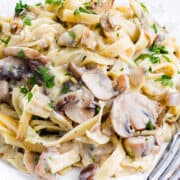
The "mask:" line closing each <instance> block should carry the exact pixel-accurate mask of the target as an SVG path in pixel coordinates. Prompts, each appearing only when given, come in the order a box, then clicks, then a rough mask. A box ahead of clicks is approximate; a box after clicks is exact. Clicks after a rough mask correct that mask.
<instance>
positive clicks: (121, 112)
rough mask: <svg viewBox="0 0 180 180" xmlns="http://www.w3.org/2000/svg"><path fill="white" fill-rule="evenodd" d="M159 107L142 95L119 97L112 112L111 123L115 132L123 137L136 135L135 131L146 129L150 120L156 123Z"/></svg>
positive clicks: (133, 94) (132, 94)
mask: <svg viewBox="0 0 180 180" xmlns="http://www.w3.org/2000/svg"><path fill="white" fill-rule="evenodd" d="M158 112H159V106H158V103H157V102H155V101H152V100H150V99H149V98H147V97H146V96H144V95H142V94H140V93H129V94H122V95H120V96H118V97H117V98H116V99H115V100H114V102H113V107H112V110H111V121H112V125H113V128H114V131H115V132H116V133H117V134H118V135H119V136H121V137H130V136H132V135H134V131H135V130H143V129H145V128H146V125H147V123H148V122H149V120H151V122H152V123H153V125H154V124H155V123H156V119H157V117H158Z"/></svg>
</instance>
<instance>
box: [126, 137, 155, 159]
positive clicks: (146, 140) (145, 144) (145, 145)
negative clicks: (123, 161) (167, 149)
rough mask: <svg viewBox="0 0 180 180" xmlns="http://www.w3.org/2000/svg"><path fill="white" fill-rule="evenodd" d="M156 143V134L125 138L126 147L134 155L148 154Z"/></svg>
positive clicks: (129, 153)
mask: <svg viewBox="0 0 180 180" xmlns="http://www.w3.org/2000/svg"><path fill="white" fill-rule="evenodd" d="M154 145H155V138H154V136H138V137H129V138H127V139H125V140H124V148H125V150H126V152H127V153H128V155H130V156H132V157H142V156H147V155H148V154H150V153H151V152H152V150H153V147H154Z"/></svg>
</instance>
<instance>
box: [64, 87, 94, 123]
mask: <svg viewBox="0 0 180 180" xmlns="http://www.w3.org/2000/svg"><path fill="white" fill-rule="evenodd" d="M93 100H94V96H93V95H92V94H91V93H90V92H89V91H88V90H87V89H85V88H83V89H82V90H80V91H79V94H78V97H77V101H74V102H72V103H69V104H67V105H66V106H65V114H66V116H67V117H68V118H70V119H71V120H72V121H74V122H76V123H82V122H84V121H86V120H88V119H90V118H92V117H93V116H94V115H95V106H93Z"/></svg>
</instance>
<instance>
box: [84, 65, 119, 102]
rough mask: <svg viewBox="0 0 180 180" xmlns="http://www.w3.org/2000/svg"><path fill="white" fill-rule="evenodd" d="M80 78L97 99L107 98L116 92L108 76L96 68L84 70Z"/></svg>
mask: <svg viewBox="0 0 180 180" xmlns="http://www.w3.org/2000/svg"><path fill="white" fill-rule="evenodd" d="M81 78H82V81H83V82H84V83H85V85H86V86H87V87H88V88H89V89H90V91H91V92H92V93H93V94H94V96H95V97H96V98H98V99H101V100H109V99H111V98H112V97H114V96H115V95H116V94H117V93H116V92H115V91H114V89H113V85H112V81H111V80H110V78H109V77H108V76H106V75H105V74H104V72H103V71H102V70H100V69H98V68H96V69H93V70H89V71H86V72H84V73H83V75H82V77H81Z"/></svg>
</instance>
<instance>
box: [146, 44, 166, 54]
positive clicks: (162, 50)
mask: <svg viewBox="0 0 180 180" xmlns="http://www.w3.org/2000/svg"><path fill="white" fill-rule="evenodd" d="M149 50H150V51H151V52H153V53H155V54H168V53H169V52H168V50H167V49H166V48H165V46H159V47H158V46H157V45H156V44H153V45H152V46H151V47H150V48H149Z"/></svg>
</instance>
